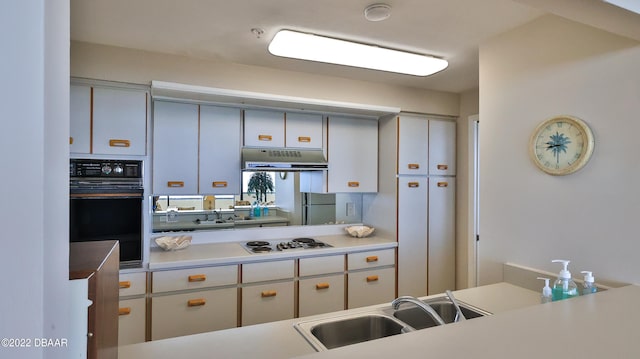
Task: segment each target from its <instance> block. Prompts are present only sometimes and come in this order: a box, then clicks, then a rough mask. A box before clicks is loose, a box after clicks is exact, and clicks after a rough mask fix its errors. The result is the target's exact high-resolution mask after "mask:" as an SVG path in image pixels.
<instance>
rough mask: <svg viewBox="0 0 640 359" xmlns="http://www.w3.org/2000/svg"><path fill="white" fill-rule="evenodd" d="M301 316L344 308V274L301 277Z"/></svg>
mask: <svg viewBox="0 0 640 359" xmlns="http://www.w3.org/2000/svg"><path fill="white" fill-rule="evenodd" d="M298 303H299V304H298V313H299V316H300V317H306V316H309V315H314V314H321V313H329V312H336V311H339V310H344V274H334V275H330V276H322V277H313V278H307V279H300V281H299V282H298Z"/></svg>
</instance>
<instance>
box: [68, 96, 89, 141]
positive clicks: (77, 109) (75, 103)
mask: <svg viewBox="0 0 640 359" xmlns="http://www.w3.org/2000/svg"><path fill="white" fill-rule="evenodd" d="M69 105H70V107H69V116H70V118H69V121H70V128H69V130H70V133H69V136H70V137H69V147H70V151H71V153H91V87H90V86H84V85H71V93H70V96H69Z"/></svg>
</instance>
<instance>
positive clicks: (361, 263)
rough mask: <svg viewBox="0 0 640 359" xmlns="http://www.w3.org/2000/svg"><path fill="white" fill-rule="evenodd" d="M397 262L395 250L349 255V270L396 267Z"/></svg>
mask: <svg viewBox="0 0 640 359" xmlns="http://www.w3.org/2000/svg"><path fill="white" fill-rule="evenodd" d="M395 262H396V255H395V249H382V250H379V251H368V252H358V253H349V254H348V255H347V269H349V270H354V269H363V268H373V267H382V266H388V265H394V264H395Z"/></svg>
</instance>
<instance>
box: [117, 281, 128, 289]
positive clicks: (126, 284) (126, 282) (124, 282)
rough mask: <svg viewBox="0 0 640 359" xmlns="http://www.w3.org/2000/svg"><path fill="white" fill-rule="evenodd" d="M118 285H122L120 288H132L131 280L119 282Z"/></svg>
mask: <svg viewBox="0 0 640 359" xmlns="http://www.w3.org/2000/svg"><path fill="white" fill-rule="evenodd" d="M118 285H119V286H120V289H125V288H131V282H130V281H128V280H125V281H122V282H119V283H118Z"/></svg>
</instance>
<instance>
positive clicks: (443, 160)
mask: <svg viewBox="0 0 640 359" xmlns="http://www.w3.org/2000/svg"><path fill="white" fill-rule="evenodd" d="M455 174H456V123H455V122H454V121H445V120H429V175H436V176H454V175H455Z"/></svg>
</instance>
